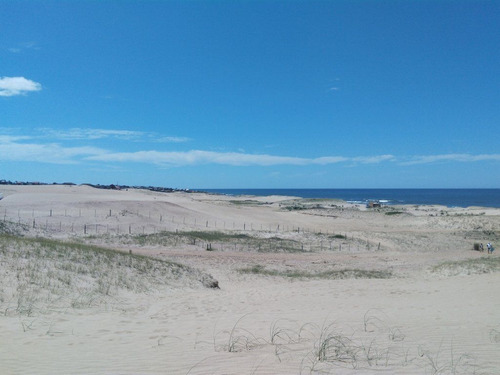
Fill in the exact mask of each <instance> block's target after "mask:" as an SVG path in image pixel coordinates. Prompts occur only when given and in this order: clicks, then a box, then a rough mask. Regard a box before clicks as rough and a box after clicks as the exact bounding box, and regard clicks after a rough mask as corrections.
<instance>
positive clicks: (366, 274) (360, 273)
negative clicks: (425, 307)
mask: <svg viewBox="0 0 500 375" xmlns="http://www.w3.org/2000/svg"><path fill="white" fill-rule="evenodd" d="M239 271H240V272H241V273H245V274H253V275H263V276H276V277H287V278H294V279H295V278H296V279H332V280H336V279H389V278H391V277H393V276H394V275H393V274H392V272H391V271H388V270H385V271H375V270H362V269H343V270H330V271H320V272H307V271H300V270H286V271H279V270H272V269H266V268H265V267H264V266H263V265H260V264H256V265H254V266H252V267H247V268H241V269H240V270H239Z"/></svg>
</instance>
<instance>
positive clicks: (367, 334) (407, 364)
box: [0, 186, 500, 374]
mask: <svg viewBox="0 0 500 375" xmlns="http://www.w3.org/2000/svg"><path fill="white" fill-rule="evenodd" d="M0 192H1V193H3V195H4V199H2V200H0V220H1V219H3V218H4V217H5V220H6V221H11V222H15V223H21V224H25V227H26V228H27V229H28V230H29V232H28V233H26V235H38V236H45V237H53V238H61V239H73V240H78V239H85V240H86V241H89V242H92V243H98V244H101V245H105V246H109V247H113V248H116V249H118V250H123V251H126V252H128V251H129V250H132V251H133V252H134V253H139V254H146V255H151V256H155V257H159V258H161V259H169V260H174V261H176V262H179V263H183V264H186V265H189V266H193V267H196V268H199V269H201V270H203V271H206V272H208V273H210V274H211V275H213V276H214V277H215V278H216V279H217V280H218V281H219V285H220V289H209V288H193V287H191V286H188V285H186V286H185V287H178V286H177V287H172V288H163V289H161V290H157V291H151V292H149V293H136V294H134V293H133V292H129V293H125V294H122V295H120V296H117V297H116V298H115V299H112V300H109V301H108V302H107V303H106V304H104V305H99V306H96V307H91V308H71V307H68V308H65V309H61V308H57V309H53V310H50V309H48V310H44V311H43V312H38V313H35V314H33V315H32V316H26V315H16V314H2V312H0V373H1V374H70V373H71V374H300V373H304V374H307V373H331V374H373V373H379V372H380V373H383V374H432V373H438V374H453V373H456V374H472V373H476V374H498V373H500V355H499V354H500V297H499V296H500V273H488V274H473V275H466V274H464V275H458V276H446V275H444V274H443V273H432V272H429V269H430V267H432V266H434V265H437V264H439V263H441V262H444V261H454V260H463V259H476V258H481V257H487V256H488V255H487V254H485V253H479V252H475V251H472V250H471V249H472V245H473V243H475V242H483V243H484V244H486V242H488V241H494V240H497V239H498V237H499V236H500V233H499V224H500V210H498V209H491V208H475V207H471V208H467V209H462V208H453V209H450V208H446V207H439V206H432V207H431V206H420V207H414V206H404V207H396V208H394V209H395V210H401V211H404V213H402V214H397V215H386V214H385V212H386V211H384V210H383V211H382V212H374V211H369V210H366V209H365V208H364V207H360V206H355V205H349V204H346V203H343V202H336V201H333V202H332V201H324V202H321V204H322V205H323V208H322V209H309V210H291V211H288V210H285V209H283V208H284V207H285V206H288V207H291V206H294V205H301V204H302V205H307V204H313V203H311V202H308V201H304V200H298V201H294V200H293V198H292V197H287V198H285V197H238V198H234V197H223V196H217V195H207V194H198V193H196V194H195V193H181V192H176V193H153V192H149V191H138V190H129V191H111V190H98V189H93V188H90V187H86V186H0ZM234 200H240V201H242V202H240V203H243V204H235V203H234V202H232V201H234ZM249 200H251V201H255V202H253V203H252V202H248V201H249ZM250 203H252V204H250ZM314 204H316V203H314ZM280 205H281V207H280ZM332 205H334V206H336V207H334V206H332ZM325 207H326V208H325ZM51 211H52V212H51ZM110 214H111V215H110ZM33 221H34V228H33ZM243 229H245V231H243ZM84 230H85V231H86V232H87V233H84ZM129 230H130V231H131V232H132V234H142V233H145V234H147V233H157V232H159V231H161V230H169V231H176V230H177V231H188V230H190V231H192V230H197V231H205V230H209V231H215V230H220V231H223V230H225V231H227V232H228V233H229V232H231V233H233V231H238V233H247V234H248V235H251V236H259V237H274V236H281V237H283V238H288V239H293V240H296V241H299V242H298V243H301V244H304V246H305V249H306V250H308V249H309V247H310V246H311V245H312V246H313V250H314V252H305V253H302V252H298V253H281V252H279V253H276V252H261V253H259V252H256V251H255V250H251V249H250V251H249V250H248V249H245V247H244V245H242V246H240V247H238V246H239V245H238V246H236V250H235V248H233V245H231V244H229V245H228V244H217V243H214V244H212V245H213V246H214V248H215V251H206V250H205V248H206V243H197V244H195V245H190V244H185V243H179V244H177V245H172V244H169V245H165V246H161V245H149V246H138V245H126V244H123V241H122V240H120V241H118V240H117V239H116V235H117V234H128V232H129ZM297 230H298V231H297ZM318 232H321V233H322V234H323V235H324V234H325V233H328V234H329V235H332V234H342V235H345V234H346V235H347V237H348V239H349V240H348V241H343V240H341V239H335V240H328V241H327V240H324V239H323V240H322V239H321V238H324V237H321V236H318V235H316V234H314V233H318ZM379 244H380V245H379ZM339 245H341V246H342V250H340V251H339ZM496 245H497V247H498V244H496ZM219 246H222V250H221V249H220V247H219ZM330 248H331V249H330ZM495 253H496V254H493V255H490V257H498V250H497V251H495ZM255 264H260V265H263V266H265V267H266V269H274V270H279V271H283V270H299V271H303V272H320V271H325V270H331V269H345V268H361V269H367V270H371V269H374V270H390V271H392V272H394V273H395V274H396V277H394V278H391V279H345V280H328V279H307V278H305V279H301V278H284V277H278V276H276V277H273V276H264V275H252V274H242V273H240V272H238V270H239V269H241V268H244V267H251V266H253V265H255ZM1 265H2V259H0V267H1ZM0 269H1V268H0ZM6 305H8V301H4V302H3V304H0V306H6ZM365 323H366V327H365ZM273 326H274V328H275V331H280V332H281V334H279V335H278V336H276V337H275V341H274V342H271V333H270V331H272V328H273ZM322 327H323V332H325V331H327V329H330V331H331V332H333V331H334V332H336V333H337V334H339V337H340V336H341V337H344V338H348V339H349V340H350V341H349V342H350V343H351V344H350V345H351V346H350V347H355V348H357V349H356V350H357V353H356V360H355V361H343V362H341V361H334V360H329V361H323V362H317V361H316V362H315V358H316V356H315V354H314V353H315V350H316V349H317V348H318V342H319V339H320V336H321V331H322ZM301 328H302V329H301ZM365 328H366V331H365ZM299 333H301V335H300V339H299V336H298V334H299ZM231 346H232V348H233V349H234V352H230V351H229V350H228V349H229V347H231ZM321 371H324V372H321Z"/></svg>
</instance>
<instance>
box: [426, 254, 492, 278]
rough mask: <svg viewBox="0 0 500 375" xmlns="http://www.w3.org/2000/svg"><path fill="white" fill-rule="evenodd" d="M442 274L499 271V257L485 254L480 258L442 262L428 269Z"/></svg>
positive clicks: (455, 274) (453, 274) (456, 274)
mask: <svg viewBox="0 0 500 375" xmlns="http://www.w3.org/2000/svg"><path fill="white" fill-rule="evenodd" d="M430 271H431V272H432V273H436V274H439V275H443V276H458V275H475V274H484V273H492V272H500V258H499V257H496V256H491V255H489V256H488V255H486V256H483V257H481V258H475V259H466V260H460V261H455V262H452V261H450V262H444V263H441V264H438V265H437V266H434V267H432V268H431V270H430Z"/></svg>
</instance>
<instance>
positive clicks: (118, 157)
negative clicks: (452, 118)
mask: <svg viewBox="0 0 500 375" xmlns="http://www.w3.org/2000/svg"><path fill="white" fill-rule="evenodd" d="M393 158H394V157H393V156H392V155H381V156H370V157H364V156H361V157H355V158H350V157H343V156H325V157H319V158H301V157H293V156H276V155H267V154H248V153H239V152H213V151H202V150H191V151H185V152H162V151H138V152H121V153H107V154H100V155H94V156H89V157H88V158H87V159H88V160H94V161H104V162H135V163H152V164H169V165H174V166H185V165H200V164H222V165H231V166H273V165H298V166H300V165H314V164H316V165H327V164H336V163H341V162H359V163H380V162H382V161H387V160H392V159H393Z"/></svg>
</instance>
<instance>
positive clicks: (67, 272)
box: [0, 234, 218, 316]
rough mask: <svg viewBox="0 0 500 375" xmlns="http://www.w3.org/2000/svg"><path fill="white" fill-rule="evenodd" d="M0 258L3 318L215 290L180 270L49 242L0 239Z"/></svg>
mask: <svg viewBox="0 0 500 375" xmlns="http://www.w3.org/2000/svg"><path fill="white" fill-rule="evenodd" d="M0 258H1V260H2V261H1V262H0V285H1V286H0V314H4V315H9V314H14V315H27V316H32V315H33V314H37V313H40V312H42V313H43V312H44V311H47V310H48V309H53V308H65V307H73V308H82V307H89V306H96V305H101V304H105V303H109V302H111V301H113V300H114V299H116V298H119V297H120V296H121V295H122V294H123V293H127V292H128V293H135V294H137V293H151V292H154V291H157V290H161V289H162V288H171V287H181V286H182V287H184V286H190V287H196V286H206V287H217V286H218V284H217V281H216V280H214V279H213V278H212V277H211V276H210V275H208V274H205V273H203V272H201V271H199V270H196V269H193V268H190V267H187V266H184V265H182V264H178V263H174V262H169V261H165V260H160V259H153V258H149V257H145V256H140V255H135V254H126V253H120V252H117V251H114V250H110V249H106V248H103V247H99V246H92V245H85V244H80V243H70V242H63V241H57V240H52V239H44V238H24V237H19V236H12V235H9V234H0Z"/></svg>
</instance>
